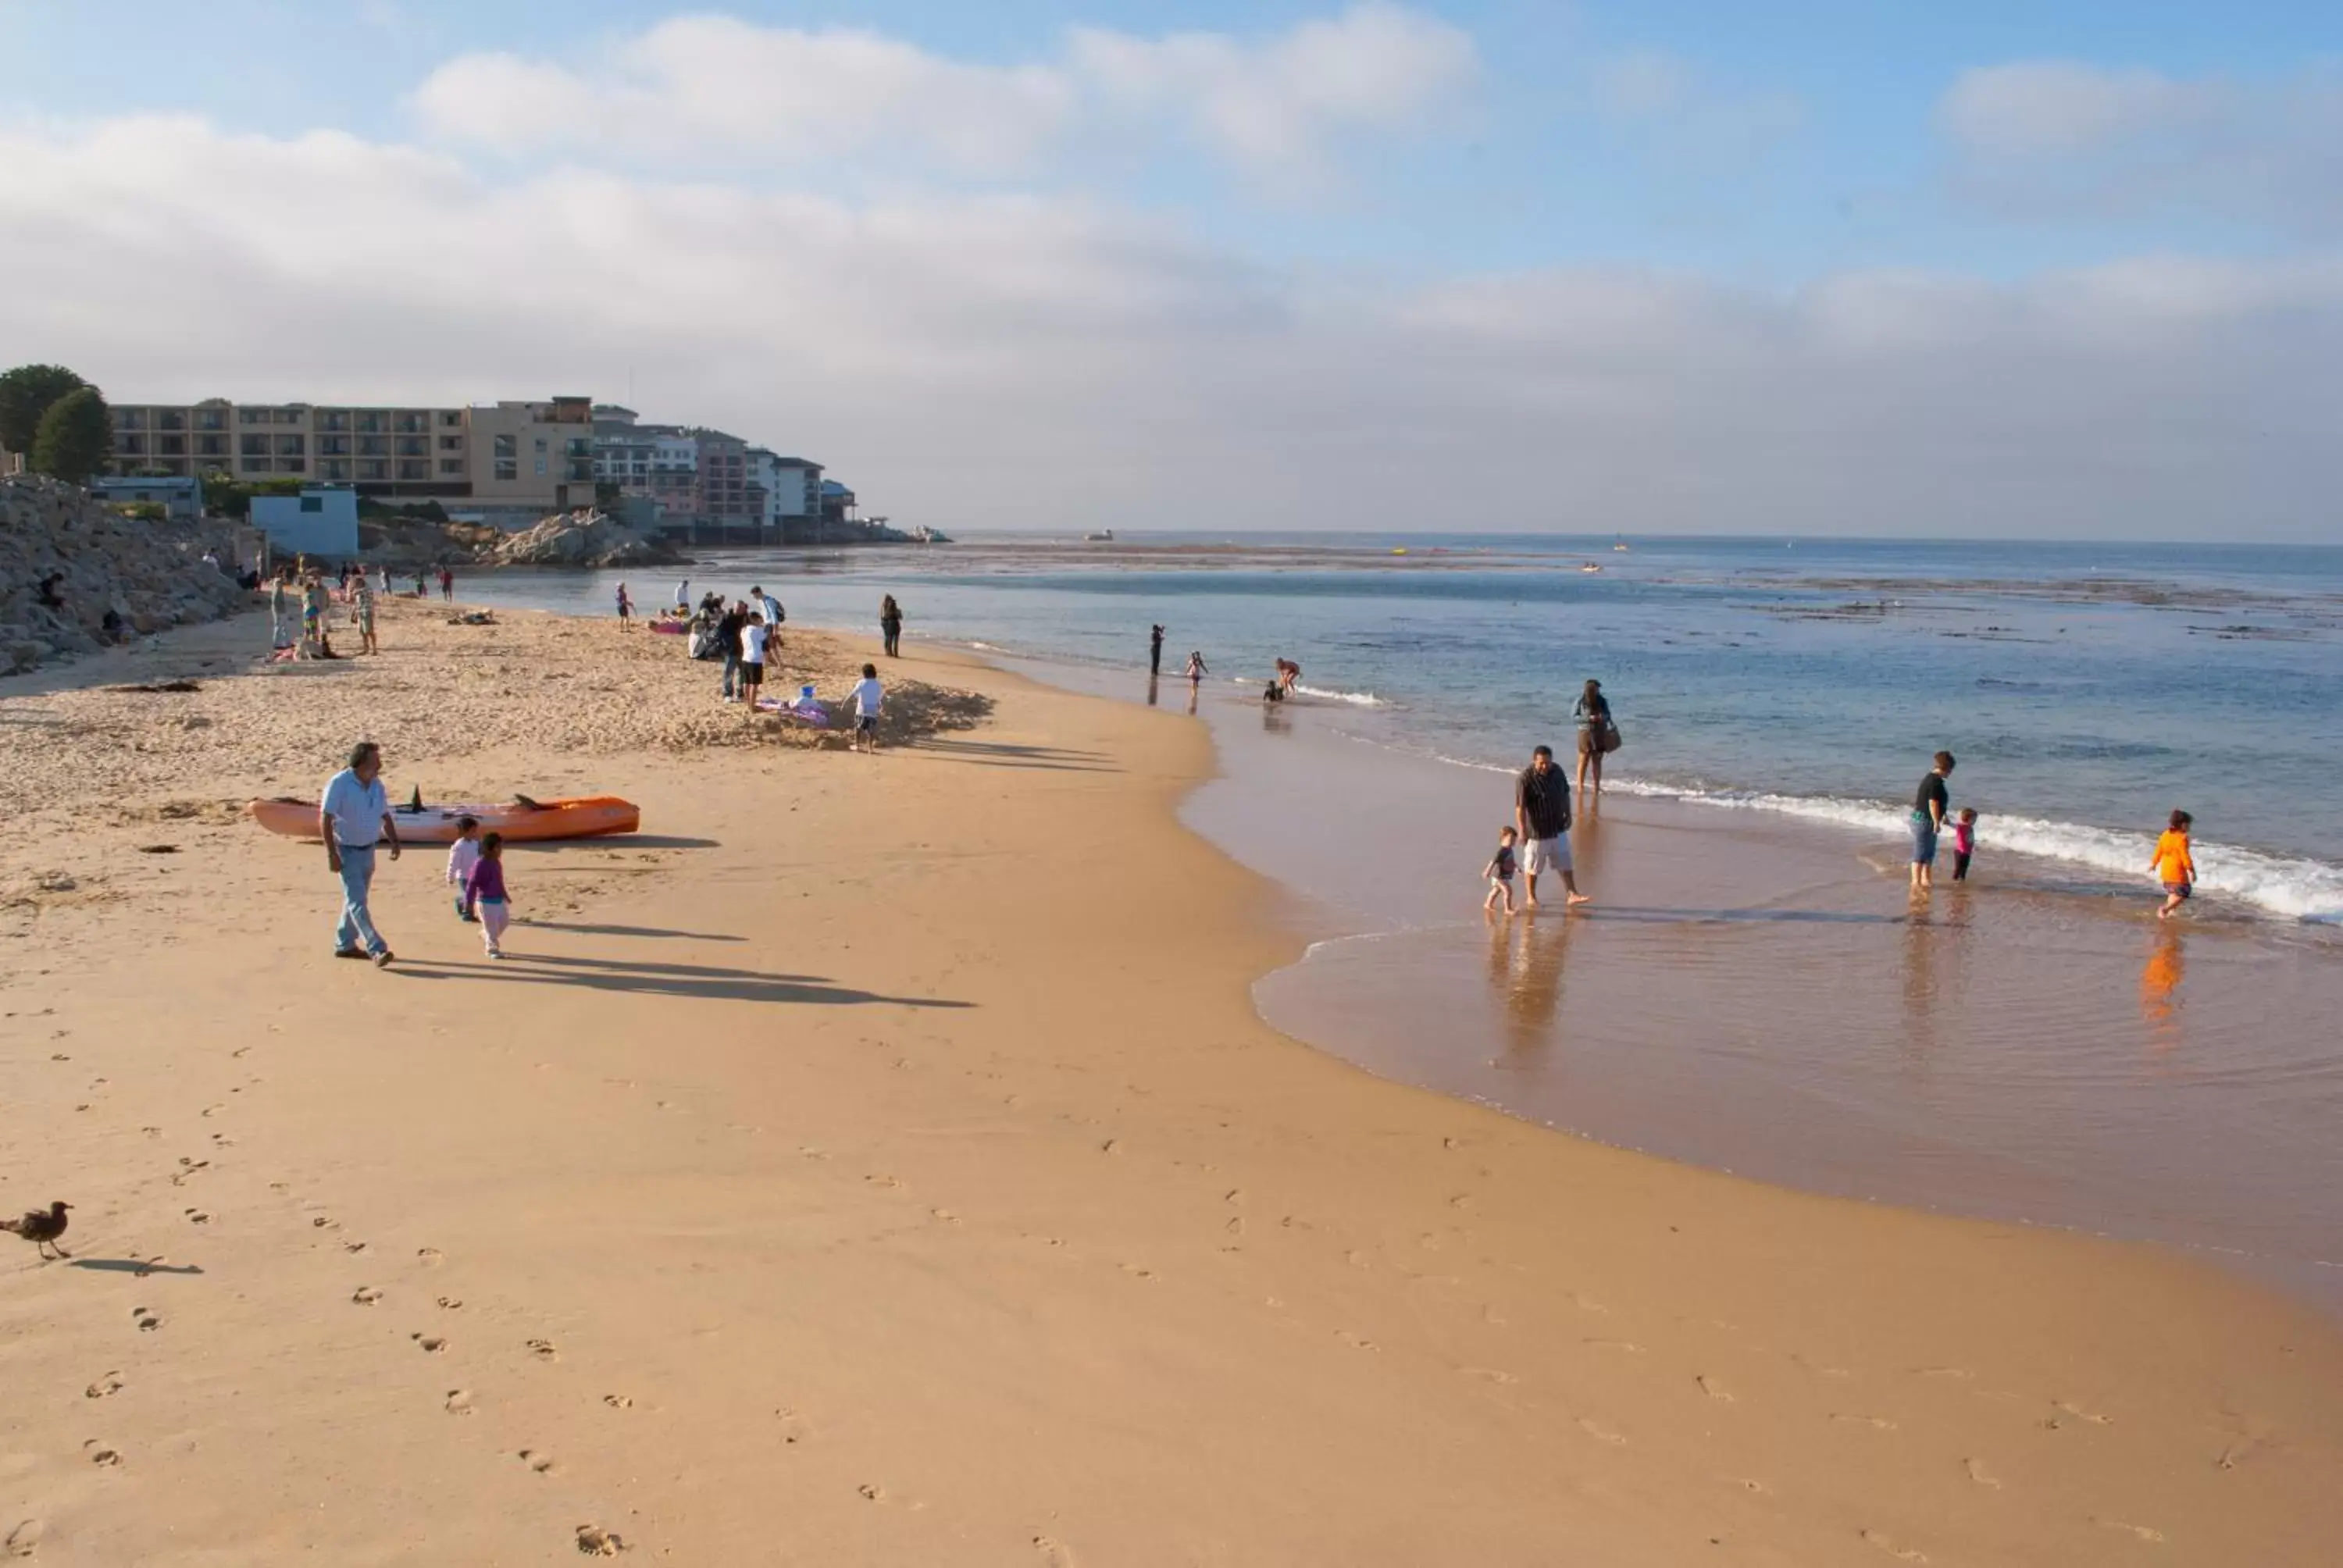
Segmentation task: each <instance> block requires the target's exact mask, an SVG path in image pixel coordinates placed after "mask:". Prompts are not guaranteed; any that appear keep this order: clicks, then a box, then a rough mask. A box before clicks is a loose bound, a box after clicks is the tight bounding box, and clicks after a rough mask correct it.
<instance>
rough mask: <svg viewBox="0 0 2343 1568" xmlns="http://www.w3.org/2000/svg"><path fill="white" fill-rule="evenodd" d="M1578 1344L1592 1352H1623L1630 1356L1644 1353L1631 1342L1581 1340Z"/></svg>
mask: <svg viewBox="0 0 2343 1568" xmlns="http://www.w3.org/2000/svg"><path fill="white" fill-rule="evenodd" d="M1580 1343H1581V1344H1584V1345H1585V1346H1587V1347H1588V1348H1589V1349H1592V1350H1598V1351H1624V1352H1626V1353H1627V1354H1628V1355H1631V1356H1639V1355H1642V1354H1643V1353H1644V1347H1643V1346H1641V1345H1639V1344H1637V1343H1636V1342H1634V1341H1633V1340H1581V1341H1580Z"/></svg>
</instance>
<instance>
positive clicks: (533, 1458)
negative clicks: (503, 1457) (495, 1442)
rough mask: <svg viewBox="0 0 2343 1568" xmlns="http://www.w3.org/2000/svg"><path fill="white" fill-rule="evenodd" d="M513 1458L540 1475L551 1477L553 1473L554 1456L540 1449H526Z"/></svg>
mask: <svg viewBox="0 0 2343 1568" xmlns="http://www.w3.org/2000/svg"><path fill="white" fill-rule="evenodd" d="M513 1457H515V1458H516V1459H518V1460H519V1461H520V1462H522V1463H523V1464H526V1465H528V1467H529V1469H531V1470H533V1471H535V1472H536V1473H538V1474H539V1475H550V1474H551V1473H553V1455H551V1454H549V1453H547V1452H544V1451H542V1450H540V1449H535V1448H524V1449H522V1450H521V1451H520V1452H518V1454H515V1455H514V1456H513Z"/></svg>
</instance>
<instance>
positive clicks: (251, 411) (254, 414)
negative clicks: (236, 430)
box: [236, 408, 268, 425]
mask: <svg viewBox="0 0 2343 1568" xmlns="http://www.w3.org/2000/svg"><path fill="white" fill-rule="evenodd" d="M236 422H237V423H239V424H244V425H266V424H267V423H268V410H267V409H266V408H238V409H237V410H236Z"/></svg>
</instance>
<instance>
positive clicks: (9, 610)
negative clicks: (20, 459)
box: [0, 477, 253, 674]
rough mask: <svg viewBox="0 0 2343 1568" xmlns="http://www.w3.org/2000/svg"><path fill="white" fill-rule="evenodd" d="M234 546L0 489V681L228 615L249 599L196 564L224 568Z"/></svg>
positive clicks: (39, 485) (34, 484)
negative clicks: (209, 555) (210, 556)
mask: <svg viewBox="0 0 2343 1568" xmlns="http://www.w3.org/2000/svg"><path fill="white" fill-rule="evenodd" d="M234 543H235V536H234V530H233V528H232V527H231V526H230V525H229V524H227V523H226V522H218V521H207V522H205V523H199V524H188V523H149V522H138V521H134V520H132V519H130V518H125V517H123V516H122V515H121V514H120V513H118V512H116V511H115V510H113V509H112V508H109V507H107V506H106V505H105V504H103V503H102V502H100V501H98V500H97V499H96V498H94V497H92V496H91V495H90V493H89V492H88V491H86V490H85V489H83V488H82V487H80V486H78V485H67V484H63V483H60V482H59V481H57V480H55V479H46V478H38V477H15V478H6V479H0V674H10V673H15V671H18V670H25V669H30V668H34V667H35V665H39V664H43V663H45V662H47V661H48V660H50V659H53V658H67V657H70V656H72V655H74V654H81V653H91V652H95V651H96V649H98V648H103V647H105V646H106V645H107V644H108V643H114V642H120V641H122V640H124V639H125V638H130V637H136V636H144V635H146V634H147V633H150V632H157V631H161V630H164V629H165V628H168V627H174V626H186V625H188V624H190V623H191V622H195V621H206V620H217V619H219V618H222V617H223V616H229V615H233V614H235V613H236V611H237V610H239V609H242V608H246V607H247V606H249V605H250V604H251V603H252V602H253V599H252V595H251V594H250V593H248V592H246V590H245V589H243V588H238V587H237V586H236V579H235V578H232V577H230V576H229V575H228V574H227V573H226V572H225V571H223V570H221V569H220V568H217V567H214V566H209V565H206V563H205V561H204V559H203V555H204V552H205V551H206V550H207V549H208V550H210V551H212V552H213V553H214V554H216V556H217V557H218V558H220V559H221V560H223V561H231V562H232V561H233V560H234V559H235V554H234ZM108 616H111V617H112V618H113V620H112V622H111V624H109V623H108V620H107V617H108Z"/></svg>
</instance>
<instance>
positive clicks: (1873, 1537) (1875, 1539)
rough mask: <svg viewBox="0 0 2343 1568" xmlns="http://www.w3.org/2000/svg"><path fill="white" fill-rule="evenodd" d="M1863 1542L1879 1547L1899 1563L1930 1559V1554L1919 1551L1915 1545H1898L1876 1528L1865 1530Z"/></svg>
mask: <svg viewBox="0 0 2343 1568" xmlns="http://www.w3.org/2000/svg"><path fill="white" fill-rule="evenodd" d="M1863 1543H1864V1544H1865V1545H1866V1546H1876V1547H1878V1548H1879V1550H1881V1551H1882V1552H1885V1553H1887V1555H1889V1556H1890V1557H1893V1558H1895V1559H1896V1561H1897V1562H1898V1563H1926V1561H1927V1560H1928V1554H1927V1553H1925V1552H1922V1551H1919V1550H1917V1549H1916V1548H1915V1547H1910V1546H1898V1545H1896V1543H1894V1542H1893V1541H1890V1540H1889V1539H1887V1537H1886V1536H1885V1535H1882V1534H1881V1533H1879V1532H1878V1531H1876V1530H1866V1531H1865V1532H1863Z"/></svg>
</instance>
